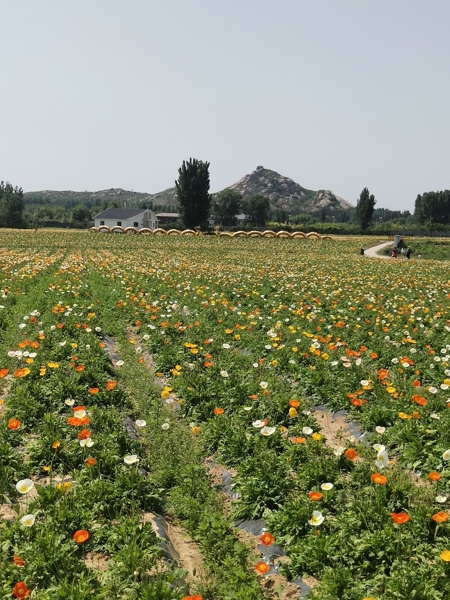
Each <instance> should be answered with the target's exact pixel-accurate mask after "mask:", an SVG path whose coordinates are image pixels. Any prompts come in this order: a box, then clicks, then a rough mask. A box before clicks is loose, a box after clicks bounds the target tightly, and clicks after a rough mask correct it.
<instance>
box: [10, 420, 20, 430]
mask: <svg viewBox="0 0 450 600" xmlns="http://www.w3.org/2000/svg"><path fill="white" fill-rule="evenodd" d="M20 426H21V422H20V421H19V420H18V419H10V420H9V421H8V429H11V430H12V431H15V430H16V429H19V427H20Z"/></svg>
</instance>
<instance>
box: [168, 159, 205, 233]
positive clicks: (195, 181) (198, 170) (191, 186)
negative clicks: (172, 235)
mask: <svg viewBox="0 0 450 600" xmlns="http://www.w3.org/2000/svg"><path fill="white" fill-rule="evenodd" d="M175 186H176V188H177V197H178V205H179V212H180V218H181V220H182V221H183V224H184V226H185V227H187V228H189V229H193V228H194V227H197V226H198V227H204V226H205V224H206V220H207V219H208V217H209V216H210V207H211V195H210V193H209V162H203V161H201V160H197V159H196V158H194V159H192V158H190V159H189V162H186V161H184V160H183V164H182V165H181V167H180V168H179V169H178V180H177V181H175Z"/></svg>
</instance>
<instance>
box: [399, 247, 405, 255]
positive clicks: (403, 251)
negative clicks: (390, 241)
mask: <svg viewBox="0 0 450 600" xmlns="http://www.w3.org/2000/svg"><path fill="white" fill-rule="evenodd" d="M400 252H401V253H402V254H405V248H404V246H402V249H401V250H400Z"/></svg>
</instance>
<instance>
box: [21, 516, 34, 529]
mask: <svg viewBox="0 0 450 600" xmlns="http://www.w3.org/2000/svg"><path fill="white" fill-rule="evenodd" d="M35 521H36V517H35V516H34V515H24V516H23V517H22V518H21V519H20V522H21V523H22V525H25V527H33V525H34V522H35Z"/></svg>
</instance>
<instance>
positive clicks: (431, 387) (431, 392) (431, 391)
mask: <svg viewBox="0 0 450 600" xmlns="http://www.w3.org/2000/svg"><path fill="white" fill-rule="evenodd" d="M428 391H429V392H430V394H437V388H435V387H433V386H432V385H430V387H429V388H428Z"/></svg>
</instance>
